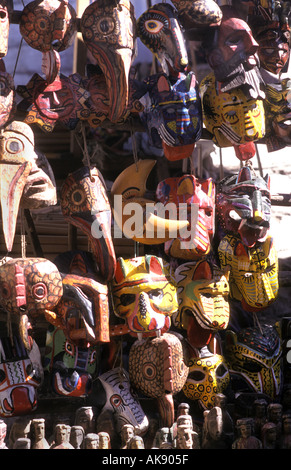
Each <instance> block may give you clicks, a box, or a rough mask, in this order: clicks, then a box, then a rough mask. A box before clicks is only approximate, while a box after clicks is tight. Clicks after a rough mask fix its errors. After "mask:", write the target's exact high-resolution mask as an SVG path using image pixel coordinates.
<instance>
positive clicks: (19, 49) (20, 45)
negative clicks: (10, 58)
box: [13, 38, 23, 78]
mask: <svg viewBox="0 0 291 470" xmlns="http://www.w3.org/2000/svg"><path fill="white" fill-rule="evenodd" d="M22 43H23V38H21V41H20V43H19V47H18V52H17V57H16V61H15V66H14V70H13V78H14V77H15V73H16V69H17V65H18V60H19V56H20V51H21V48H22Z"/></svg>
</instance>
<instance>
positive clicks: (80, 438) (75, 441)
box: [70, 425, 85, 449]
mask: <svg viewBox="0 0 291 470" xmlns="http://www.w3.org/2000/svg"><path fill="white" fill-rule="evenodd" d="M84 437H85V432H84V429H83V427H82V426H78V425H74V426H71V434H70V444H72V446H73V447H74V449H82V448H83V442H84Z"/></svg>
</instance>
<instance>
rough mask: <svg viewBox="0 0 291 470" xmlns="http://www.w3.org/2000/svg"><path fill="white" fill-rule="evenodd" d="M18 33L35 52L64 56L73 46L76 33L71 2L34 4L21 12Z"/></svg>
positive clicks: (56, 0) (48, 0) (53, 0)
mask: <svg viewBox="0 0 291 470" xmlns="http://www.w3.org/2000/svg"><path fill="white" fill-rule="evenodd" d="M19 30H20V34H21V35H22V37H23V38H24V40H25V41H26V42H27V44H28V45H29V46H30V47H32V48H33V49H36V50H38V51H41V52H47V51H49V50H51V49H55V50H56V51H58V52H61V51H63V50H65V49H67V48H68V47H70V46H71V45H72V43H73V40H74V38H75V35H76V33H77V19H76V12H75V10H74V8H73V7H72V6H71V5H70V4H69V3H68V0H42V1H39V0H35V1H33V2H30V3H28V4H27V5H26V6H25V7H24V9H23V10H22V13H21V18H20V22H19Z"/></svg>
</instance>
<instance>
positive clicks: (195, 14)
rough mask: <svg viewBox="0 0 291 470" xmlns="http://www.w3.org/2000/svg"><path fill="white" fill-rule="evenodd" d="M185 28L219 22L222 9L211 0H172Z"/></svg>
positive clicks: (211, 24)
mask: <svg viewBox="0 0 291 470" xmlns="http://www.w3.org/2000/svg"><path fill="white" fill-rule="evenodd" d="M173 4H174V5H175V7H176V8H177V10H178V14H179V19H180V20H181V23H182V25H183V26H184V28H185V30H186V31H187V29H191V28H197V27H199V26H216V25H219V24H220V23H221V19H222V11H221V9H220V7H219V6H218V4H217V3H216V2H214V1H213V0H195V1H194V2H193V0H173Z"/></svg>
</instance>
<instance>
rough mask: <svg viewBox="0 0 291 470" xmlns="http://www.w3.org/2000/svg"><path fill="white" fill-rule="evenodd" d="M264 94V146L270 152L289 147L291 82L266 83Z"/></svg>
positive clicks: (284, 80) (290, 141) (287, 80)
mask: <svg viewBox="0 0 291 470" xmlns="http://www.w3.org/2000/svg"><path fill="white" fill-rule="evenodd" d="M265 92H266V99H265V101H264V105H265V114H266V144H267V146H268V151H269V152H270V151H273V150H278V149H280V148H284V147H285V146H290V145H291V120H290V118H291V100H290V92H291V80H290V79H289V78H284V79H283V80H281V81H280V83H274V84H272V83H270V84H269V83H268V84H266V87H265Z"/></svg>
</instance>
